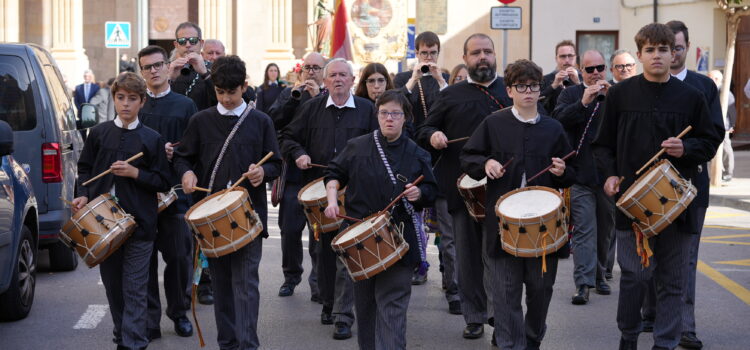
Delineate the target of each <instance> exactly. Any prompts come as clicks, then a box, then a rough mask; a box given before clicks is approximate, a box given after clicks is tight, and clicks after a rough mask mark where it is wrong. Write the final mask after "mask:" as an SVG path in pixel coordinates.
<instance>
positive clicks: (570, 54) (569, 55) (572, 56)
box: [557, 53, 576, 59]
mask: <svg viewBox="0 0 750 350" xmlns="http://www.w3.org/2000/svg"><path fill="white" fill-rule="evenodd" d="M574 57H576V54H574V53H569V54H567V55H557V58H562V59H569V58H574Z"/></svg>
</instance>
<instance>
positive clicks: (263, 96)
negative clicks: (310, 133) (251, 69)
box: [255, 83, 286, 114]
mask: <svg viewBox="0 0 750 350" xmlns="http://www.w3.org/2000/svg"><path fill="white" fill-rule="evenodd" d="M284 89H286V84H284V83H279V84H273V85H269V86H267V87H263V85H261V86H259V87H258V90H257V92H256V99H255V108H257V109H258V110H259V111H261V112H263V113H266V114H269V111H270V109H271V106H273V104H274V102H276V99H277V98H278V97H279V93H281V91H283V90H284Z"/></svg>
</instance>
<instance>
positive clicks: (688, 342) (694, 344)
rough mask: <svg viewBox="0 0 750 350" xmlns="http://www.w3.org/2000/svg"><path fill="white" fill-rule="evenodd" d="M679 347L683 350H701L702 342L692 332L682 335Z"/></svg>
mask: <svg viewBox="0 0 750 350" xmlns="http://www.w3.org/2000/svg"><path fill="white" fill-rule="evenodd" d="M680 346H681V347H683V348H685V349H703V342H702V341H701V340H700V339H698V337H697V336H695V333H693V332H685V333H682V337H681V338H680Z"/></svg>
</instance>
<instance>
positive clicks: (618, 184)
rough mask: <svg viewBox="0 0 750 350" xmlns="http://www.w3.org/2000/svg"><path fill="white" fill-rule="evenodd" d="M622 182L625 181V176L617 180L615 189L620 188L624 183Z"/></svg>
mask: <svg viewBox="0 0 750 350" xmlns="http://www.w3.org/2000/svg"><path fill="white" fill-rule="evenodd" d="M622 180H625V176H620V178H619V179H617V182H615V188H617V187H619V186H620V184H621V183H622Z"/></svg>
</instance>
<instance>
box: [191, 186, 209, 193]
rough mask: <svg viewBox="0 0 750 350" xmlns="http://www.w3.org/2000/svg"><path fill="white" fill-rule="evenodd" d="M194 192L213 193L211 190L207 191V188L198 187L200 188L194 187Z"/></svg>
mask: <svg viewBox="0 0 750 350" xmlns="http://www.w3.org/2000/svg"><path fill="white" fill-rule="evenodd" d="M193 190H195V191H201V192H211V191H210V190H209V189H207V188H203V187H198V186H193Z"/></svg>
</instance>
